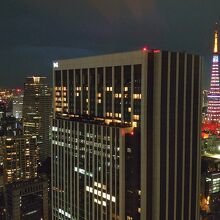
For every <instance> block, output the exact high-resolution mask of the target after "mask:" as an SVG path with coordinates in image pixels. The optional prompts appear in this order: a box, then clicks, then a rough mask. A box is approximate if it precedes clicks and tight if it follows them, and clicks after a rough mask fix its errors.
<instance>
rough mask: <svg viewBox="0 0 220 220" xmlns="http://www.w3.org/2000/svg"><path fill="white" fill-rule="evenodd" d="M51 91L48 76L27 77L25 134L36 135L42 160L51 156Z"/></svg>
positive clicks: (25, 89) (24, 113) (24, 109)
mask: <svg viewBox="0 0 220 220" xmlns="http://www.w3.org/2000/svg"><path fill="white" fill-rule="evenodd" d="M51 103H52V101H51V93H50V90H49V88H48V84H47V78H46V77H38V76H33V77H27V78H26V82H25V84H24V99H23V126H24V134H30V135H36V136H37V141H38V145H39V147H40V160H41V161H44V160H45V159H46V158H47V157H48V156H50V140H49V126H50V116H51Z"/></svg>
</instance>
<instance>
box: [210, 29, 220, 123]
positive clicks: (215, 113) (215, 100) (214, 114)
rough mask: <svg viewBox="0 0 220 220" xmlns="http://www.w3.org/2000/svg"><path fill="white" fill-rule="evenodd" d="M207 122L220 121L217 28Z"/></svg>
mask: <svg viewBox="0 0 220 220" xmlns="http://www.w3.org/2000/svg"><path fill="white" fill-rule="evenodd" d="M207 122H208V123H211V122H215V123H219V122H220V87H219V47H218V31H217V28H216V29H215V31H214V47H213V55H212V71H211V84H210V89H209V92H208V110H207Z"/></svg>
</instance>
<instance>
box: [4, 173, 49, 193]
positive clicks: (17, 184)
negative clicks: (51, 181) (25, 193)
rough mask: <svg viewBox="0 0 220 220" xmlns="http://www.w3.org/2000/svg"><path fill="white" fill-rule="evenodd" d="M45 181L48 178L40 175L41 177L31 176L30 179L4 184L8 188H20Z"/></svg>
mask: <svg viewBox="0 0 220 220" xmlns="http://www.w3.org/2000/svg"><path fill="white" fill-rule="evenodd" d="M47 181H48V179H47V177H46V176H41V177H36V178H31V179H26V180H18V181H15V182H13V183H9V184H7V185H6V188H7V189H8V190H11V189H20V188H24V187H28V186H31V185H33V184H34V185H36V184H41V183H43V182H47Z"/></svg>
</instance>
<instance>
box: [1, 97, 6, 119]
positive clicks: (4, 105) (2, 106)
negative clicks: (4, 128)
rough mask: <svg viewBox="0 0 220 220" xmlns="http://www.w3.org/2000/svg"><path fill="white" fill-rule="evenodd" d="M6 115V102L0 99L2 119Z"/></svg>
mask: <svg viewBox="0 0 220 220" xmlns="http://www.w3.org/2000/svg"><path fill="white" fill-rule="evenodd" d="M5 117H6V103H5V102H4V101H0V120H1V119H2V118H5Z"/></svg>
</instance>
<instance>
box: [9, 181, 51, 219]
mask: <svg viewBox="0 0 220 220" xmlns="http://www.w3.org/2000/svg"><path fill="white" fill-rule="evenodd" d="M5 197H6V210H7V212H6V214H7V219H16V220H30V219H31V220H41V219H44V220H48V182H47V179H45V178H42V177H38V178H32V179H29V180H25V181H16V182H14V183H10V184H8V185H7V186H6V192H5Z"/></svg>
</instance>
